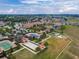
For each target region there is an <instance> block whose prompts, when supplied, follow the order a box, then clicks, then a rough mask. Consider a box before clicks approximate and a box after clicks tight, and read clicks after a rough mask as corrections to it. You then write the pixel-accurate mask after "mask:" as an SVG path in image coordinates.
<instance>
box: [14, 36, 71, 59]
mask: <svg viewBox="0 0 79 59" xmlns="http://www.w3.org/2000/svg"><path fill="white" fill-rule="evenodd" d="M69 41H70V40H69V39H66V40H64V39H57V38H54V37H53V36H52V37H51V38H50V39H48V40H47V42H48V44H49V46H48V49H46V50H44V51H42V52H40V53H39V54H37V55H35V54H33V53H31V52H30V51H28V50H26V49H24V50H22V51H20V52H17V53H16V54H14V56H15V57H16V59H55V58H56V57H57V56H58V55H59V53H60V52H61V51H62V49H64V47H65V46H66V45H67V44H68V42H69Z"/></svg>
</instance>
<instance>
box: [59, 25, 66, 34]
mask: <svg viewBox="0 0 79 59" xmlns="http://www.w3.org/2000/svg"><path fill="white" fill-rule="evenodd" d="M65 29H66V27H65V25H61V28H60V30H61V33H62V34H63V32H64V30H65Z"/></svg>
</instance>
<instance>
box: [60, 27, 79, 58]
mask: <svg viewBox="0 0 79 59" xmlns="http://www.w3.org/2000/svg"><path fill="white" fill-rule="evenodd" d="M65 33H66V34H67V35H69V36H70V38H71V39H72V40H73V42H72V43H71V45H70V47H69V48H68V49H67V51H68V53H66V52H64V53H63V54H62V55H61V56H60V58H59V59H79V27H76V26H68V27H67V29H66V30H65ZM66 57H67V58H66Z"/></svg>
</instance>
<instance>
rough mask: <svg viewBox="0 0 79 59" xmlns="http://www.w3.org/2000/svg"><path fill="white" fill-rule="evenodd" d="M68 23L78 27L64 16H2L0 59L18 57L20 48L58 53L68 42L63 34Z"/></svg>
mask: <svg viewBox="0 0 79 59" xmlns="http://www.w3.org/2000/svg"><path fill="white" fill-rule="evenodd" d="M69 18H70V17H69ZM67 26H79V23H78V22H70V21H69V20H68V17H64V16H63V17H61V16H57V17H56V16H51V15H49V16H48V15H44V16H39V15H37V16H33V15H30V16H25V15H17V16H14V15H4V16H3V17H0V58H4V59H12V58H13V59H18V57H17V56H16V55H17V54H20V52H21V51H22V50H24V51H28V53H31V54H33V55H37V54H42V53H45V52H46V53H47V52H49V53H50V52H51V51H52V52H51V53H56V55H58V54H59V53H60V51H61V50H62V49H63V48H64V46H66V45H67V44H68V43H70V42H71V40H70V39H69V38H68V36H67V35H65V34H64V30H65V29H66V27H67ZM59 40H60V41H59ZM54 41H55V42H57V43H56V44H55V42H54ZM62 42H63V43H62ZM58 45H59V47H57V46H58ZM58 49H59V50H58ZM55 50H56V52H54V51H55ZM57 51H59V52H57ZM49 53H48V54H49ZM24 54H25V53H24ZM27 55H28V56H29V54H27ZM52 56H54V55H52ZM20 58H22V57H21V56H20ZM53 58H56V57H53ZM26 59H28V57H27V58H26Z"/></svg>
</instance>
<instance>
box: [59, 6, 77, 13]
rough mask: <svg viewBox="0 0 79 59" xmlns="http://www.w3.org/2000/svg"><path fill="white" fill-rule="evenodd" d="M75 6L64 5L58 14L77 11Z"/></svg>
mask: <svg viewBox="0 0 79 59" xmlns="http://www.w3.org/2000/svg"><path fill="white" fill-rule="evenodd" d="M77 10H78V7H77V6H72V5H64V6H63V7H60V9H59V12H71V11H77Z"/></svg>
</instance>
